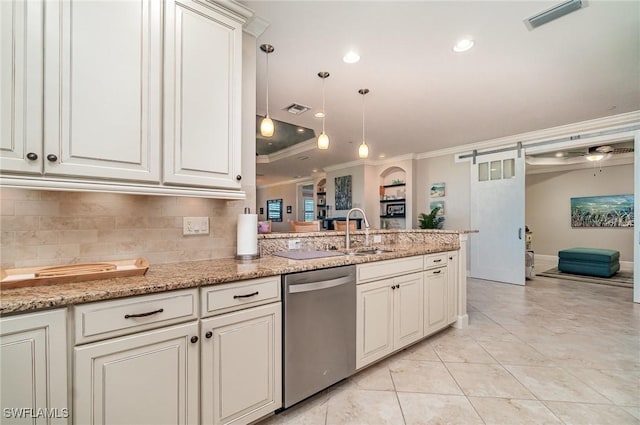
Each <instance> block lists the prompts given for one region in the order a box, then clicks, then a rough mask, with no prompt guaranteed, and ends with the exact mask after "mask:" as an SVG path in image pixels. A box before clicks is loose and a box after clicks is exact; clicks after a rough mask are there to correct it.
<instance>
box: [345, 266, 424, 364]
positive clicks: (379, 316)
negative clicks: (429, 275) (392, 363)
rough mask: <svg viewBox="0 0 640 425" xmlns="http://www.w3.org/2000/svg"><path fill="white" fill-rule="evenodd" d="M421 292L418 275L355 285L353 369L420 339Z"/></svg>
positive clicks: (421, 287)
mask: <svg viewBox="0 0 640 425" xmlns="http://www.w3.org/2000/svg"><path fill="white" fill-rule="evenodd" d="M422 291H423V277H422V273H413V274H409V275H405V276H399V277H396V278H393V279H384V280H381V281H377V282H371V283H367V284H362V285H358V287H357V290H356V297H357V307H356V325H357V328H356V368H358V369H359V368H361V367H363V366H365V365H367V364H369V363H371V362H373V361H375V360H378V359H380V358H382V357H384V356H386V355H387V354H389V353H391V352H393V351H396V350H399V349H400V348H402V347H405V346H407V345H408V344H411V343H412V342H415V341H417V340H419V339H420V338H422V336H423V318H422V315H423V305H422V303H423V301H422V300H423V295H422Z"/></svg>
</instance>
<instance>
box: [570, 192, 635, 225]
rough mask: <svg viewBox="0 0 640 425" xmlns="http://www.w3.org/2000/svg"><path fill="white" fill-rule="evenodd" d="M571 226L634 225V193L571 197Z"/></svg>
mask: <svg viewBox="0 0 640 425" xmlns="http://www.w3.org/2000/svg"><path fill="white" fill-rule="evenodd" d="M571 227H633V195H609V196H584V197H580V198H571Z"/></svg>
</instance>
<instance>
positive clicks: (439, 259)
mask: <svg viewBox="0 0 640 425" xmlns="http://www.w3.org/2000/svg"><path fill="white" fill-rule="evenodd" d="M440 261H442V258H438V259H437V260H433V262H434V263H439V262H440Z"/></svg>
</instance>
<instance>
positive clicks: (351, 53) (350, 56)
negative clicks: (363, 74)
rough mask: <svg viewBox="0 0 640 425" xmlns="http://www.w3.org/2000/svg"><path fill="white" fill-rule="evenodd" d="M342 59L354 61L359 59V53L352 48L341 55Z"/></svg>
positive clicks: (348, 61) (347, 61)
mask: <svg viewBox="0 0 640 425" xmlns="http://www.w3.org/2000/svg"><path fill="white" fill-rule="evenodd" d="M342 60H343V61H345V62H346V63H356V62H358V61H359V60H360V55H359V54H357V53H356V52H354V51H353V50H350V51H349V52H347V54H346V55H344V56H343V57H342Z"/></svg>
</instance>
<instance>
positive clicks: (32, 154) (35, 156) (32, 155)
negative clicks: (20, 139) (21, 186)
mask: <svg viewBox="0 0 640 425" xmlns="http://www.w3.org/2000/svg"><path fill="white" fill-rule="evenodd" d="M27 159H28V160H29V161H35V160H36V159H38V154H37V153H35V152H29V153H28V154H27Z"/></svg>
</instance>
